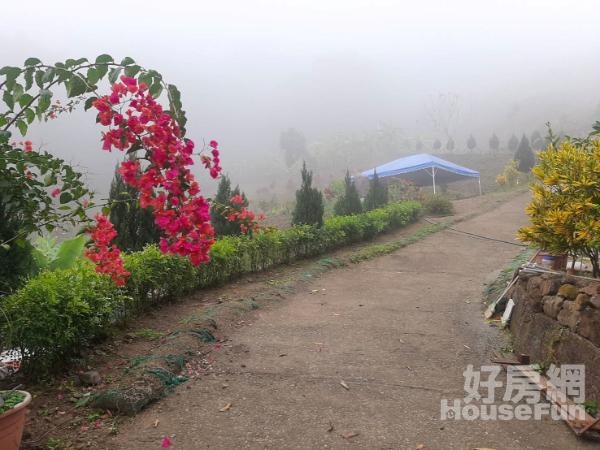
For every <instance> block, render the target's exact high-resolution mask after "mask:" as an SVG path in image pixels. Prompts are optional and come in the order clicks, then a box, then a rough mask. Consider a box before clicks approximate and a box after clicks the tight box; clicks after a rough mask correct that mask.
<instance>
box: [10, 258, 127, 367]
mask: <svg viewBox="0 0 600 450" xmlns="http://www.w3.org/2000/svg"><path fill="white" fill-rule="evenodd" d="M126 302H127V297H126V295H125V293H124V292H122V290H120V289H119V288H117V287H116V286H115V285H114V283H113V282H112V281H111V280H110V278H108V277H105V276H101V275H98V274H97V273H96V272H95V270H94V267H93V265H92V264H91V263H89V262H81V263H79V264H77V265H76V266H75V267H73V268H71V269H67V270H55V271H45V272H42V273H41V274H39V275H38V276H36V277H33V278H31V279H30V280H29V281H28V283H27V284H26V285H25V286H24V287H23V288H22V289H20V290H19V291H17V292H16V293H15V294H13V295H11V296H8V297H5V298H4V299H2V304H1V307H2V310H3V311H4V317H3V319H2V322H1V334H0V336H1V342H2V345H3V347H5V348H17V349H19V350H20V351H21V354H22V356H23V361H22V367H23V370H24V372H25V373H26V374H27V375H39V376H42V375H45V374H46V373H48V372H50V371H54V370H60V369H61V368H63V367H64V366H65V364H66V363H67V362H68V361H69V360H70V359H71V358H72V357H73V356H76V355H77V354H78V353H79V352H80V350H81V349H83V348H85V347H86V346H88V345H89V344H90V342H91V341H93V340H94V339H98V338H99V337H101V336H103V335H104V333H105V332H106V325H107V323H110V322H112V321H113V319H114V316H115V313H116V312H117V311H119V310H120V309H121V308H122V307H123V306H124V305H125V303H126ZM34 372H35V373H34Z"/></svg>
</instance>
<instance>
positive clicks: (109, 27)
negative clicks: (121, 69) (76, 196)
mask: <svg viewBox="0 0 600 450" xmlns="http://www.w3.org/2000/svg"><path fill="white" fill-rule="evenodd" d="M2 10H3V17H4V20H3V26H2V28H1V29H0V40H1V42H2V45H0V65H19V64H21V63H22V62H23V60H24V59H25V58H26V57H29V56H37V57H39V58H41V59H42V60H44V61H46V62H55V61H59V60H64V59H66V58H69V57H80V56H85V57H88V58H90V59H93V58H94V57H95V56H97V55H98V54H100V53H110V54H112V55H113V56H114V57H115V58H118V59H120V58H122V57H123V56H132V57H133V58H134V59H136V61H137V62H139V63H140V64H142V65H144V66H146V67H150V68H155V69H157V70H158V71H159V72H161V73H162V74H163V75H164V77H165V79H166V80H167V81H168V82H171V83H174V84H176V85H178V86H179V87H180V89H181V91H182V94H183V102H184V108H185V109H186V110H187V111H188V118H189V126H188V136H189V137H191V138H193V139H195V140H198V141H202V140H203V139H205V140H210V139H217V140H218V141H219V142H220V143H221V147H222V151H223V158H222V159H223V166H224V167H225V168H226V170H228V171H230V172H231V173H232V174H233V175H235V174H236V173H239V174H240V176H241V174H242V173H245V175H246V176H247V175H248V174H247V172H248V168H249V167H252V166H251V165H252V162H253V160H255V159H257V158H258V159H271V158H275V157H277V158H280V156H281V155H280V151H279V148H278V142H279V134H280V132H281V131H282V130H284V129H287V128H289V127H295V128H297V129H300V130H302V131H303V132H304V133H305V134H306V136H307V139H308V140H309V141H316V140H319V139H326V138H327V137H329V136H333V135H338V134H345V133H348V134H352V133H360V132H368V131H369V130H374V129H376V128H377V127H378V125H379V124H381V123H386V124H390V125H392V126H394V127H399V128H400V129H402V130H403V132H404V133H405V134H406V135H407V136H408V137H411V138H416V137H420V138H422V139H424V140H428V139H429V140H432V139H434V138H435V137H438V135H439V134H440V133H439V131H437V130H435V129H434V128H433V126H432V124H431V121H430V119H429V118H428V115H427V106H426V105H427V104H428V102H431V101H432V100H431V99H432V98H436V96H437V95H438V94H440V93H442V94H446V93H451V94H452V95H455V96H456V97H457V98H458V100H459V105H460V118H459V120H458V121H457V123H456V126H455V129H454V131H453V134H455V138H456V140H457V142H458V143H459V145H461V144H460V142H461V141H462V142H464V139H465V138H466V137H467V136H468V134H469V133H473V134H474V135H475V136H476V137H477V138H478V139H480V140H485V141H486V142H487V139H488V137H489V136H490V134H491V133H492V132H493V131H496V132H497V133H498V134H499V136H500V137H501V139H505V138H507V137H508V136H509V135H510V134H511V133H512V132H513V131H514V132H516V133H517V134H520V133H522V132H527V133H530V132H531V131H533V130H534V129H539V130H540V131H542V132H543V131H544V129H543V124H544V123H545V122H546V121H548V120H550V121H552V122H553V123H555V124H557V128H560V129H564V131H566V132H568V133H578V132H583V131H585V130H587V129H589V127H590V125H591V123H592V121H593V120H594V119H599V120H600V107H599V105H600V59H599V58H598V56H600V31H598V19H599V18H600V3H598V2H595V1H582V0H578V1H575V2H574V1H553V0H546V1H541V0H540V1H487V0H486V1H481V0H480V1H459V0H454V1H451V2H450V1H427V0H421V1H418V2H415V1H382V0H371V1H366V0H335V1H332V0H329V1H328V0H303V1H275V0H269V1H256V0H242V1H226V0H220V1H210V2H208V1H179V0H170V1H162V2H159V1H154V0H146V1H141V2H138V1H124V0H120V1H113V0H104V1H101V2H85V1H81V0H80V1H67V0H55V1H53V2H47V1H41V0H27V1H25V2H16V1H10V2H3V5H2ZM66 123H67V121H66V120H65V119H64V118H63V119H61V120H60V121H57V122H56V123H52V124H50V125H46V126H42V127H38V129H36V130H34V133H33V135H32V136H33V137H35V138H36V139H37V140H39V141H42V142H44V143H45V145H46V146H47V148H48V149H49V150H52V151H56V152H58V153H60V154H61V155H65V156H68V158H69V159H70V160H71V161H73V162H74V163H76V164H78V165H80V166H82V167H85V168H86V169H87V170H88V171H89V172H90V173H91V175H92V178H93V181H94V184H96V185H98V184H97V183H100V182H99V180H104V179H106V180H108V179H109V178H110V177H111V173H112V168H113V164H114V161H115V160H116V159H115V157H114V156H113V157H112V159H111V158H106V155H103V154H102V152H101V151H100V150H99V148H100V147H99V143H98V138H99V131H100V130H99V129H98V127H96V126H95V124H94V121H93V119H92V118H90V117H89V114H88V115H74V116H73V118H72V119H71V122H70V123H71V124H76V125H77V126H76V127H73V126H71V127H69V128H67V127H66ZM73 128H75V130H73ZM440 137H442V136H440ZM100 184H101V183H100Z"/></svg>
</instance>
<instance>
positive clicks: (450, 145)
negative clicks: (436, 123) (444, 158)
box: [446, 138, 454, 152]
mask: <svg viewBox="0 0 600 450" xmlns="http://www.w3.org/2000/svg"><path fill="white" fill-rule="evenodd" d="M446 150H448V151H449V152H451V151H453V150H454V139H452V138H448V142H446Z"/></svg>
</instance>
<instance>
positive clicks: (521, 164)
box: [514, 135, 535, 173]
mask: <svg viewBox="0 0 600 450" xmlns="http://www.w3.org/2000/svg"><path fill="white" fill-rule="evenodd" d="M514 160H515V161H516V162H517V169H518V170H519V172H523V173H527V172H529V171H530V170H531V168H532V167H533V166H535V153H533V150H531V146H530V145H529V139H527V136H525V135H523V137H522V138H521V142H520V143H519V148H517V151H516V153H515V157H514Z"/></svg>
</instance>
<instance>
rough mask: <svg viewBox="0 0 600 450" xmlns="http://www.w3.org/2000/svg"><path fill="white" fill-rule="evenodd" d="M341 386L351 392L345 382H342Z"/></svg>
mask: <svg viewBox="0 0 600 450" xmlns="http://www.w3.org/2000/svg"><path fill="white" fill-rule="evenodd" d="M340 384H341V385H342V387H343V388H344V389H346V390H347V391H349V390H350V386H348V385H347V384H346V382H345V381H344V380H342V381H340Z"/></svg>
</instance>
